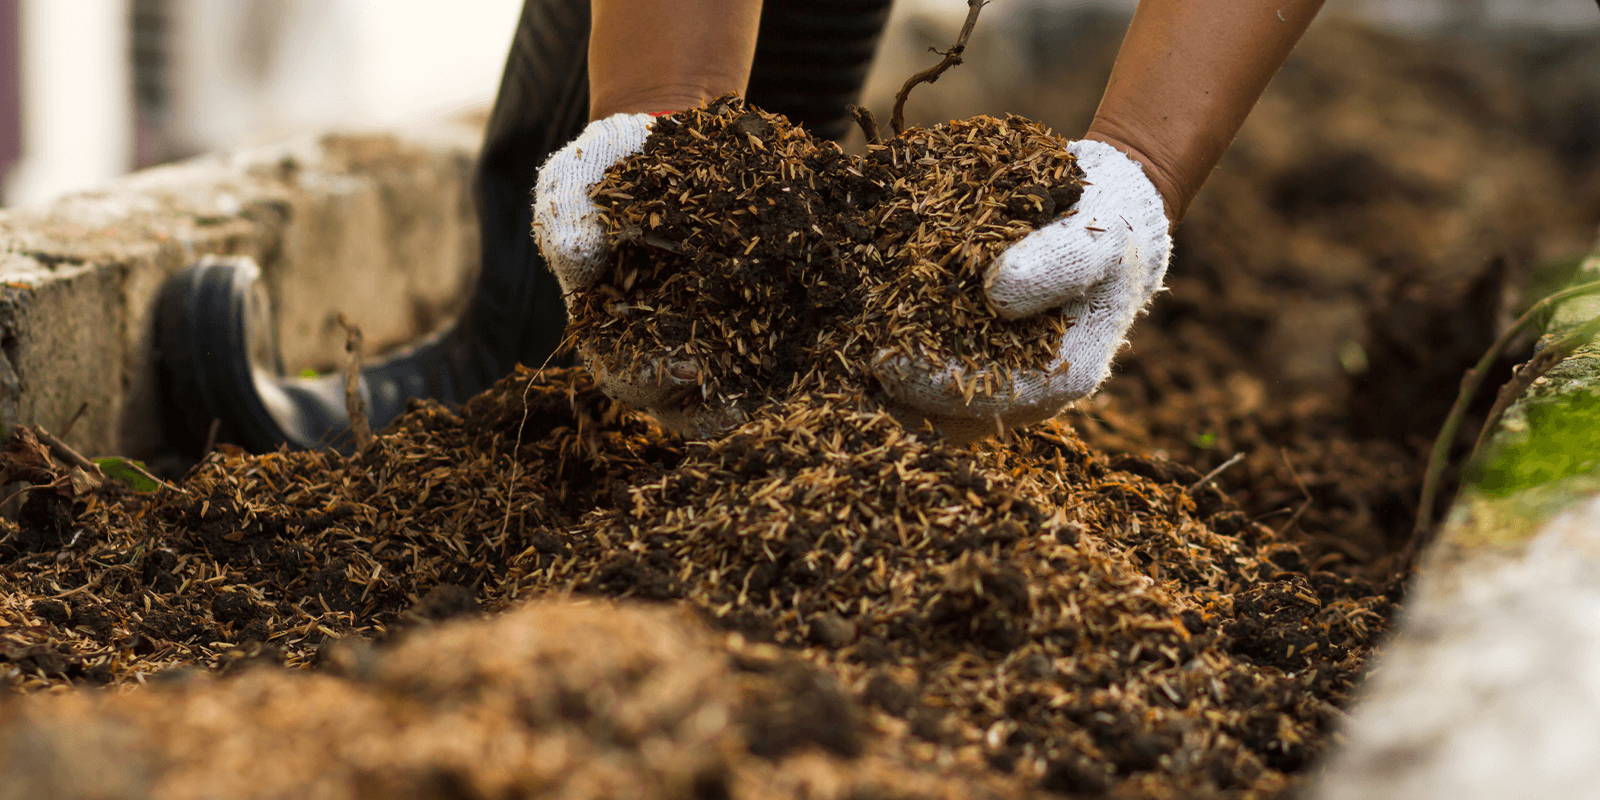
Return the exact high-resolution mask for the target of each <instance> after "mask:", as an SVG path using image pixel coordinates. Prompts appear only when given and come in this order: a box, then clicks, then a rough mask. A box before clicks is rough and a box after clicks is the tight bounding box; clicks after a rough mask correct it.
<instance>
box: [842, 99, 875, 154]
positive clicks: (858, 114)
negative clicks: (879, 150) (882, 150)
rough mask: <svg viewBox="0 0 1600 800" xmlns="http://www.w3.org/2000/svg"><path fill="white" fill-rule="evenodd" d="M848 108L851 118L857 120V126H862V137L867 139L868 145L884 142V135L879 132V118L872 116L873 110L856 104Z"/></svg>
mask: <svg viewBox="0 0 1600 800" xmlns="http://www.w3.org/2000/svg"><path fill="white" fill-rule="evenodd" d="M846 108H848V109H849V110H850V116H852V117H854V118H855V120H856V124H857V125H860V126H861V135H862V136H865V137H866V138H867V144H878V143H880V142H882V141H883V133H882V132H881V131H879V130H878V118H877V117H874V116H872V110H871V109H868V108H866V107H865V106H858V105H855V104H851V105H849V106H846Z"/></svg>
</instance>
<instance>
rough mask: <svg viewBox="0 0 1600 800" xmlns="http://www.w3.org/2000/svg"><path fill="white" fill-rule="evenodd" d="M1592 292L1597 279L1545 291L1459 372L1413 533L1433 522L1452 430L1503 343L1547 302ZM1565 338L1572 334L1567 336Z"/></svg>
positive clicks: (1424, 480)
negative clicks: (1453, 400)
mask: <svg viewBox="0 0 1600 800" xmlns="http://www.w3.org/2000/svg"><path fill="white" fill-rule="evenodd" d="M1595 292H1600V281H1590V282H1588V283H1580V284H1578V285H1577V286H1570V287H1567V288H1566V289H1562V290H1561V291H1559V292H1556V293H1554V294H1551V295H1547V296H1546V297H1544V298H1543V299H1541V300H1539V301H1538V302H1537V303H1534V304H1533V305H1531V306H1529V307H1528V310H1527V311H1524V312H1522V316H1520V317H1517V318H1516V320H1515V321H1513V322H1512V323H1511V325H1510V326H1508V327H1507V328H1506V329H1505V330H1504V331H1501V332H1500V335H1499V336H1497V337H1495V340H1494V342H1493V343H1492V344H1490V345H1489V349H1488V350H1486V351H1484V354H1483V356H1482V357H1481V358H1479V359H1478V363H1476V364H1473V365H1472V368H1471V369H1469V370H1467V371H1466V373H1465V374H1463V375H1462V376H1461V388H1460V389H1459V390H1458V391H1457V392H1456V400H1455V403H1453V404H1452V405H1451V406H1450V413H1448V414H1446V415H1445V418H1444V424H1443V425H1441V426H1440V427H1439V435H1438V436H1435V437H1434V439H1433V449H1432V451H1431V452H1430V453H1429V454H1428V467H1427V471H1426V472H1424V473H1423V476H1422V493H1421V496H1420V497H1419V498H1418V500H1417V518H1416V521H1415V523H1413V525H1412V526H1411V533H1412V535H1413V536H1421V535H1422V533H1423V531H1425V530H1427V528H1428V526H1429V525H1430V524H1432V522H1433V507H1434V505H1435V503H1436V502H1437V500H1438V494H1439V483H1440V482H1441V481H1442V480H1443V479H1444V470H1445V467H1446V466H1448V464H1449V461H1450V445H1451V444H1453V443H1454V442H1455V439H1456V434H1457V433H1458V432H1459V431H1460V430H1461V425H1462V423H1463V422H1464V421H1465V420H1466V416H1467V407H1468V406H1470V405H1472V398H1473V397H1475V396H1476V395H1477V393H1478V389H1479V388H1481V387H1482V386H1483V381H1484V379H1485V378H1486V377H1487V376H1488V373H1489V368H1490V367H1492V366H1494V362H1496V361H1498V360H1499V359H1500V356H1501V354H1502V353H1504V352H1505V349H1506V347H1508V346H1509V345H1510V344H1511V340H1512V339H1513V338H1515V337H1516V335H1517V334H1518V333H1521V332H1522V329H1523V328H1526V327H1527V326H1528V325H1530V324H1532V323H1533V321H1534V320H1536V319H1538V318H1539V315H1541V314H1543V313H1544V312H1545V311H1546V310H1548V309H1549V308H1550V307H1551V306H1553V305H1556V304H1558V303H1561V302H1563V301H1565V300H1570V299H1572V298H1574V297H1578V296H1581V295H1586V294H1594V293H1595ZM1591 324H1592V323H1591ZM1585 327H1588V325H1587V324H1586V325H1585ZM1580 330H1581V329H1580ZM1574 333H1576V332H1574ZM1567 338H1572V337H1571V336H1569V337H1567Z"/></svg>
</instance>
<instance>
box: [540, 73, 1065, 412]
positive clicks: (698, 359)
mask: <svg viewBox="0 0 1600 800" xmlns="http://www.w3.org/2000/svg"><path fill="white" fill-rule="evenodd" d="M1066 145H1067V142H1066V141H1065V140H1064V139H1062V138H1060V137H1058V136H1056V135H1055V134H1053V133H1051V132H1050V131H1049V130H1048V129H1047V128H1045V127H1044V126H1042V125H1039V124H1038V123H1035V122H1032V121H1029V120H1026V119H1023V118H1020V117H1006V118H1003V119H997V118H994V117H987V116H980V117H974V118H972V119H968V120H961V121H954V122H948V123H944V124H940V125H933V126H929V127H926V128H914V129H911V130H907V131H905V132H904V133H903V134H901V135H899V136H896V137H893V138H891V139H888V140H886V141H884V142H881V143H875V144H872V145H870V146H868V148H867V152H866V153H865V155H864V156H850V155H846V154H845V153H844V152H843V151H842V150H841V149H840V148H839V146H838V145H837V144H834V143H833V142H828V141H818V140H816V139H814V138H812V137H811V135H810V134H809V133H807V132H806V131H805V130H804V129H802V128H799V127H797V126H795V125H794V124H792V123H791V122H789V121H788V120H787V119H785V118H783V117H781V116H778V115H774V114H769V113H766V112H764V111H762V110H760V109H758V108H755V107H753V106H749V105H747V104H745V103H744V102H743V101H742V100H739V99H738V98H733V97H725V98H721V99H719V100H716V101H714V102H712V103H710V104H709V105H708V106H706V107H705V108H703V109H691V110H689V111H685V112H682V113H679V114H675V115H673V116H671V117H667V118H664V119H662V120H660V121H658V122H657V123H656V124H655V126H654V127H653V128H652V130H651V134H650V136H649V138H648V139H647V140H646V142H645V145H644V148H643V149H642V150H641V152H640V153H638V154H637V155H634V156H632V157H630V158H627V159H624V160H623V161H622V162H621V163H619V164H617V165H616V166H615V167H613V168H612V169H611V170H609V171H608V172H607V174H606V177H605V179H604V180H603V181H602V182H601V183H600V184H599V185H598V186H597V187H596V189H595V199H596V202H597V203H598V204H599V205H600V207H601V209H602V212H603V213H602V220H603V223H604V225H605V227H606V232H607V238H608V243H609V244H610V245H611V247H612V248H613V251H614V256H613V257H614V262H613V264H612V265H611V268H610V270H609V272H608V273H607V274H605V275H604V277H602V279H601V281H600V282H599V284H598V285H596V286H595V287H593V288H591V289H589V290H586V291H583V292H580V293H579V294H578V295H577V296H576V298H574V303H573V313H572V326H571V330H570V334H571V336H572V338H573V339H574V340H575V341H576V342H578V343H579V347H580V348H581V350H582V351H583V354H584V357H585V360H586V362H587V363H592V364H598V365H600V368H601V369H604V370H606V371H618V372H623V373H639V372H641V371H643V370H657V369H670V370H672V374H673V375H674V376H676V377H679V378H685V377H686V378H687V380H686V382H689V383H692V384H694V385H693V386H691V389H693V390H695V391H693V392H691V396H690V397H689V398H688V400H689V401H690V403H689V404H690V406H691V408H692V407H694V406H695V405H696V404H697V402H698V401H704V402H705V404H706V405H709V406H712V407H715V408H719V409H720V408H731V409H733V410H735V411H736V412H741V413H742V415H744V416H747V415H748V413H749V412H750V411H752V410H753V409H754V408H756V407H757V406H759V405H761V404H762V403H764V402H767V401H769V400H771V399H774V398H783V397H786V396H788V395H790V394H793V393H796V392H803V391H807V390H811V389H816V388H821V387H826V386H836V385H838V384H839V382H840V380H841V377H840V376H839V374H838V373H840V372H844V373H849V374H848V375H846V376H845V377H844V379H845V380H848V381H850V382H854V383H857V384H859V383H861V381H862V378H863V375H861V372H862V370H863V368H864V367H865V366H866V365H868V364H870V363H876V362H877V361H879V360H881V359H883V358H892V357H906V358H911V359H913V360H914V363H923V364H937V365H943V364H946V363H949V362H952V361H954V362H958V363H962V364H964V365H966V366H967V367H969V368H970V370H971V372H972V373H973V374H974V375H975V376H978V378H979V379H980V380H983V381H989V382H993V381H996V380H1000V379H1001V378H1002V377H1003V376H1004V375H1005V374H1006V371H1007V370H1013V369H1029V368H1032V369H1037V368H1039V367H1040V366H1041V365H1043V364H1047V363H1049V361H1050V360H1051V359H1052V358H1053V357H1054V355H1055V350H1056V347H1057V345H1058V343H1059V342H1060V340H1061V336H1062V334H1063V333H1064V332H1065V330H1066V327H1067V325H1068V321H1067V320H1065V319H1062V318H1061V317H1059V316H1057V315H1041V316H1039V317H1035V318H1032V319H1027V320H1019V321H1007V320H1002V319H1000V318H998V317H997V316H995V314H994V313H993V311H992V310H990V309H989V307H988V304H987V300H986V299H985V295H984V292H983V286H982V283H983V269H984V267H985V266H986V265H988V264H989V263H990V262H991V261H992V260H993V258H994V256H995V255H996V254H998V253H999V252H1000V251H1001V250H1002V249H1003V248H1004V247H1005V246H1007V245H1009V244H1011V243H1013V242H1015V241H1017V240H1018V239H1020V238H1022V237H1023V236H1025V235H1026V234H1027V233H1029V232H1030V231H1032V230H1035V229H1037V228H1038V227H1039V226H1041V225H1044V224H1046V223H1048V222H1050V221H1052V220H1054V219H1057V218H1059V217H1060V216H1063V215H1066V214H1070V213H1071V209H1072V206H1073V204H1074V203H1076V202H1077V199H1078V197H1079V196H1080V195H1081V194H1082V182H1081V178H1082V172H1081V170H1079V169H1078V167H1077V165H1076V163H1075V160H1074V159H1073V157H1072V155H1071V154H1070V153H1069V152H1068V151H1067V146H1066ZM663 365H669V366H663ZM980 367H982V369H980ZM659 377H661V376H658V378H659ZM980 388H984V389H993V388H995V387H993V386H987V385H985V386H983V387H980ZM696 393H697V394H698V395H699V396H698V397H695V396H693V395H694V394H696Z"/></svg>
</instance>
